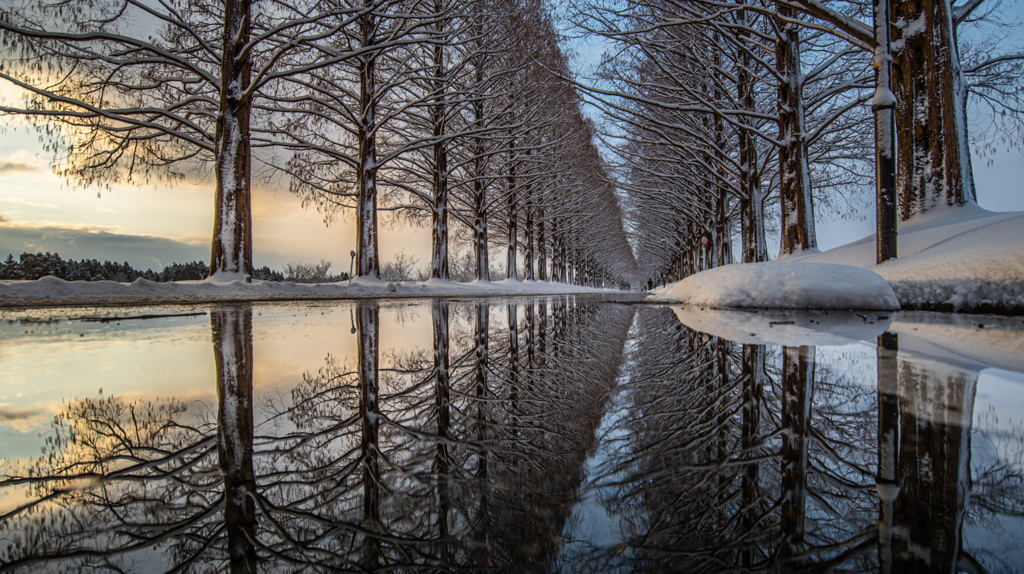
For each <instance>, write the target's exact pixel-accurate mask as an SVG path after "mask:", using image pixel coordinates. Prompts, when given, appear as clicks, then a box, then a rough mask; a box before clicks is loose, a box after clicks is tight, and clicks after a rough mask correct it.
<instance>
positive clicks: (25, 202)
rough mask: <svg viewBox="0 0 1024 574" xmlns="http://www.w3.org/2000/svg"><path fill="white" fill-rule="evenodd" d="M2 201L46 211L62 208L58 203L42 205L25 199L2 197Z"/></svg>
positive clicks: (0, 199)
mask: <svg viewBox="0 0 1024 574" xmlns="http://www.w3.org/2000/svg"><path fill="white" fill-rule="evenodd" d="M0 201H2V202H4V203H13V204H16V205H28V206H30V207H43V208H46V209H56V208H58V207H60V206H59V205H57V204H56V203H40V202H38V201H32V200H30V199H25V198H24V197H0Z"/></svg>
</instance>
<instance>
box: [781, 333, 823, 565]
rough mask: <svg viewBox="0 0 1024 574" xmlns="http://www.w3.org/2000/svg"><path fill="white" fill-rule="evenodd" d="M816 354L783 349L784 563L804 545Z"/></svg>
mask: <svg viewBox="0 0 1024 574" xmlns="http://www.w3.org/2000/svg"><path fill="white" fill-rule="evenodd" d="M814 353H815V348H814V347H784V348H783V349H782V420H781V424H782V429H783V433H782V549H781V558H782V560H783V562H784V563H785V562H787V561H791V560H793V559H794V557H796V556H799V555H800V553H801V552H802V550H803V548H804V535H805V531H804V518H805V515H806V507H807V459H808V446H809V445H808V441H809V437H808V434H809V431H810V422H811V402H812V401H813V394H814Z"/></svg>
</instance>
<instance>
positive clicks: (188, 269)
mask: <svg viewBox="0 0 1024 574" xmlns="http://www.w3.org/2000/svg"><path fill="white" fill-rule="evenodd" d="M253 271H254V273H253V275H252V277H253V278H254V279H260V280H262V281H284V280H285V276H284V274H282V273H281V272H280V271H273V270H271V269H270V268H269V267H267V266H265V265H264V266H263V267H260V268H258V269H254V270H253ZM209 275H210V267H209V266H208V265H207V264H206V263H204V262H202V261H190V262H188V263H171V264H170V265H168V266H166V267H164V268H163V270H162V271H153V270H152V269H146V270H145V271H142V270H139V269H135V268H134V267H132V266H131V264H129V263H128V262H127V261H126V262H124V263H117V262H116V261H114V262H111V261H103V262H102V263H100V261H99V260H98V259H82V260H78V261H76V260H74V259H68V260H65V259H63V258H61V256H60V255H59V254H57V253H50V252H46V253H22V254H21V256H20V257H19V258H18V259H17V260H15V259H14V255H13V254H9V255H8V256H7V260H6V261H4V262H3V263H2V264H0V279H25V280H30V281H32V280H36V279H41V278H43V277H47V276H49V277H56V278H58V279H63V280H65V281H118V282H121V283H131V282H132V281H135V280H136V279H145V280H147V281H155V282H158V283H165V282H168V281H190V280H200V279H205V278H206V277H208V276H209ZM346 278H347V277H346Z"/></svg>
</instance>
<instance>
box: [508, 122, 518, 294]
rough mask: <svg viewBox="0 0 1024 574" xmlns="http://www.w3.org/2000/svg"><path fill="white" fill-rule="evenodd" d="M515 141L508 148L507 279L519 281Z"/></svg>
mask: <svg viewBox="0 0 1024 574" xmlns="http://www.w3.org/2000/svg"><path fill="white" fill-rule="evenodd" d="M515 149H516V143H515V140H514V139H513V140H512V143H511V144H509V148H508V161H509V168H508V179H507V181H508V200H507V201H508V203H507V205H508V251H507V253H506V257H505V279H519V269H518V268H517V267H516V242H517V237H518V235H519V230H518V229H517V223H518V219H519V213H518V207H519V204H518V200H517V198H516V162H515V159H514V158H515Z"/></svg>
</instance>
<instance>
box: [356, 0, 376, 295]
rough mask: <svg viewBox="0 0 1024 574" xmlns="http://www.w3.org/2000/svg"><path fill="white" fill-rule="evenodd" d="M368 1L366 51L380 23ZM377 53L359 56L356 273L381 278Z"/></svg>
mask: <svg viewBox="0 0 1024 574" xmlns="http://www.w3.org/2000/svg"><path fill="white" fill-rule="evenodd" d="M372 5H373V2H372V0H365V2H364V7H365V9H366V13H365V14H364V15H362V16H360V17H359V29H360V34H361V42H362V45H363V48H364V49H365V48H370V47H371V46H372V45H373V44H374V43H375V42H376V38H375V36H376V33H377V23H376V20H375V17H374V15H373V13H372V12H371V11H370V10H369V8H370V7H371V6H372ZM376 60H377V53H376V51H374V50H372V49H367V50H366V51H365V52H364V53H363V54H362V55H360V56H359V118H358V126H357V131H356V141H357V144H358V146H359V158H358V159H359V166H358V167H357V169H356V187H357V188H358V189H357V199H356V202H357V205H356V274H357V275H359V276H360V277H363V276H370V277H377V276H379V274H380V256H379V252H378V247H377V125H376V122H377V117H376V116H377V100H376V96H377V82H376V72H375V67H376Z"/></svg>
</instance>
